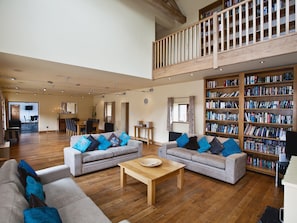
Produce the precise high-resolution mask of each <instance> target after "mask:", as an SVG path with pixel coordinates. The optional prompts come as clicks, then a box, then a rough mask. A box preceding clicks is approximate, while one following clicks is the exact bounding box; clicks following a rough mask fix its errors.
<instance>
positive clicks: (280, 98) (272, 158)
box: [205, 65, 297, 176]
mask: <svg viewBox="0 0 297 223" xmlns="http://www.w3.org/2000/svg"><path fill="white" fill-rule="evenodd" d="M296 77H297V65H292V66H285V67H277V68H272V69H265V70H257V71H251V72H244V73H240V74H232V75H224V76H217V77H211V78H207V79H205V134H206V135H213V136H223V137H233V138H237V139H238V140H239V143H240V147H241V148H242V150H243V151H244V152H246V153H247V155H248V159H247V169H248V170H251V171H255V172H259V173H263V174H267V175H271V176H274V175H275V164H276V161H277V160H278V157H279V154H280V153H284V152H285V144H286V139H285V136H286V131H288V130H293V131H296V130H297V121H296V115H297V114H296V104H297V96H296V94H293V92H294V89H297V81H296ZM233 92H238V94H237V93H236V94H235V93H233ZM223 96H226V97H223ZM226 104H228V106H227V107H226ZM294 105H295V106H294ZM217 126H218V127H220V126H236V127H237V131H236V132H229V131H228V127H227V128H225V129H227V132H226V131H223V132H222V131H218V129H219V128H216V127H217ZM223 129H224V128H223Z"/></svg>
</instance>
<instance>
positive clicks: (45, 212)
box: [24, 207, 62, 223]
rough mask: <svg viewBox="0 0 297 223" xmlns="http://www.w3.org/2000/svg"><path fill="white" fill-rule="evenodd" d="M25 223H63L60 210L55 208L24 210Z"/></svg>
mask: <svg viewBox="0 0 297 223" xmlns="http://www.w3.org/2000/svg"><path fill="white" fill-rule="evenodd" d="M24 221H25V223H40V222H46V223H62V220H61V218H60V215H59V213H58V210H57V209H56V208H53V207H37V208H29V209H26V210H24Z"/></svg>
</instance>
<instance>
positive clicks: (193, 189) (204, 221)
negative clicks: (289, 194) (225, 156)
mask: <svg viewBox="0 0 297 223" xmlns="http://www.w3.org/2000/svg"><path fill="white" fill-rule="evenodd" d="M68 145H69V136H66V134H64V133H55V132H47V133H40V134H39V133H29V134H21V137H20V143H19V144H18V145H14V146H12V148H11V158H14V159H16V160H18V161H19V160H20V159H26V160H27V161H28V162H29V163H30V164H31V165H32V166H33V167H34V168H35V169H36V170H37V169H42V168H46V167H50V166H54V165H58V164H63V162H64V158H63V148H64V147H65V146H68ZM157 149H158V146H150V148H149V149H147V148H146V146H145V145H144V151H143V154H144V155H148V154H157ZM184 177H185V183H184V188H183V189H182V190H181V191H180V190H178V189H177V187H176V179H175V178H172V179H169V180H167V181H165V182H162V183H160V184H158V185H157V191H156V204H155V205H153V206H148V205H147V200H146V199H147V196H146V186H145V185H144V184H142V183H140V182H138V181H136V180H134V179H133V178H131V177H128V179H127V180H128V181H127V182H128V184H127V186H126V187H125V188H124V189H122V188H120V170H119V167H114V168H110V169H106V170H102V171H99V172H95V173H91V174H87V175H84V176H80V177H76V178H74V180H75V181H76V182H77V183H78V185H79V186H80V187H81V188H82V189H83V191H84V192H85V193H86V194H87V195H88V196H89V197H90V198H91V199H92V200H93V201H94V202H95V203H96V204H97V205H98V206H99V207H100V208H101V210H102V211H103V212H104V213H105V214H106V215H107V216H108V217H109V218H110V219H111V221H112V222H119V221H120V220H123V219H128V220H129V221H130V222H131V223H147V222H148V223H154V222H158V223H165V222H181V223H184V222H186V223H191V222H197V223H210V222H211V223H212V222H214V223H218V222H220V223H227V222H228V223H232V222H240V223H241V222H254V223H256V222H258V220H259V218H260V217H261V214H262V213H263V212H264V210H265V207H266V206H267V205H269V206H272V207H276V208H280V207H282V206H283V196H284V194H283V188H282V187H278V188H276V187H275V186H274V178H273V177H270V176H265V175H261V174H257V173H253V172H247V174H246V176H244V177H243V178H242V179H241V180H240V181H239V182H238V183H237V184H236V185H230V184H227V183H224V182H221V181H218V180H215V179H212V178H209V177H206V176H203V175H200V174H197V173H194V172H191V171H187V170H186V171H185V176H184Z"/></svg>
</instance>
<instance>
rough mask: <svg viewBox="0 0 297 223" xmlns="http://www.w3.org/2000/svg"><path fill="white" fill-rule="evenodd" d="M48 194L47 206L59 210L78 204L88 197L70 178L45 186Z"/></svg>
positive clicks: (44, 188)
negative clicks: (74, 203) (77, 202)
mask: <svg viewBox="0 0 297 223" xmlns="http://www.w3.org/2000/svg"><path fill="white" fill-rule="evenodd" d="M43 190H44V192H45V194H46V204H47V205H48V206H49V207H55V208H57V209H59V208H61V207H65V206H67V205H69V204H71V203H73V202H76V201H78V200H80V199H82V198H84V197H86V195H85V194H84V192H83V191H82V190H81V189H80V187H79V186H78V185H77V184H76V183H75V182H74V181H73V180H72V179H71V178H69V177H67V178H63V179H60V180H56V181H53V182H51V183H48V184H45V185H43Z"/></svg>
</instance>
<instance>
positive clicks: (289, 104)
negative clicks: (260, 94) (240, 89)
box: [244, 100, 294, 109]
mask: <svg viewBox="0 0 297 223" xmlns="http://www.w3.org/2000/svg"><path fill="white" fill-rule="evenodd" d="M293 105H294V103H293V101H290V100H284V101H253V100H249V101H245V102H244V108H248V109H252V108H272V109H278V108H293Z"/></svg>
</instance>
